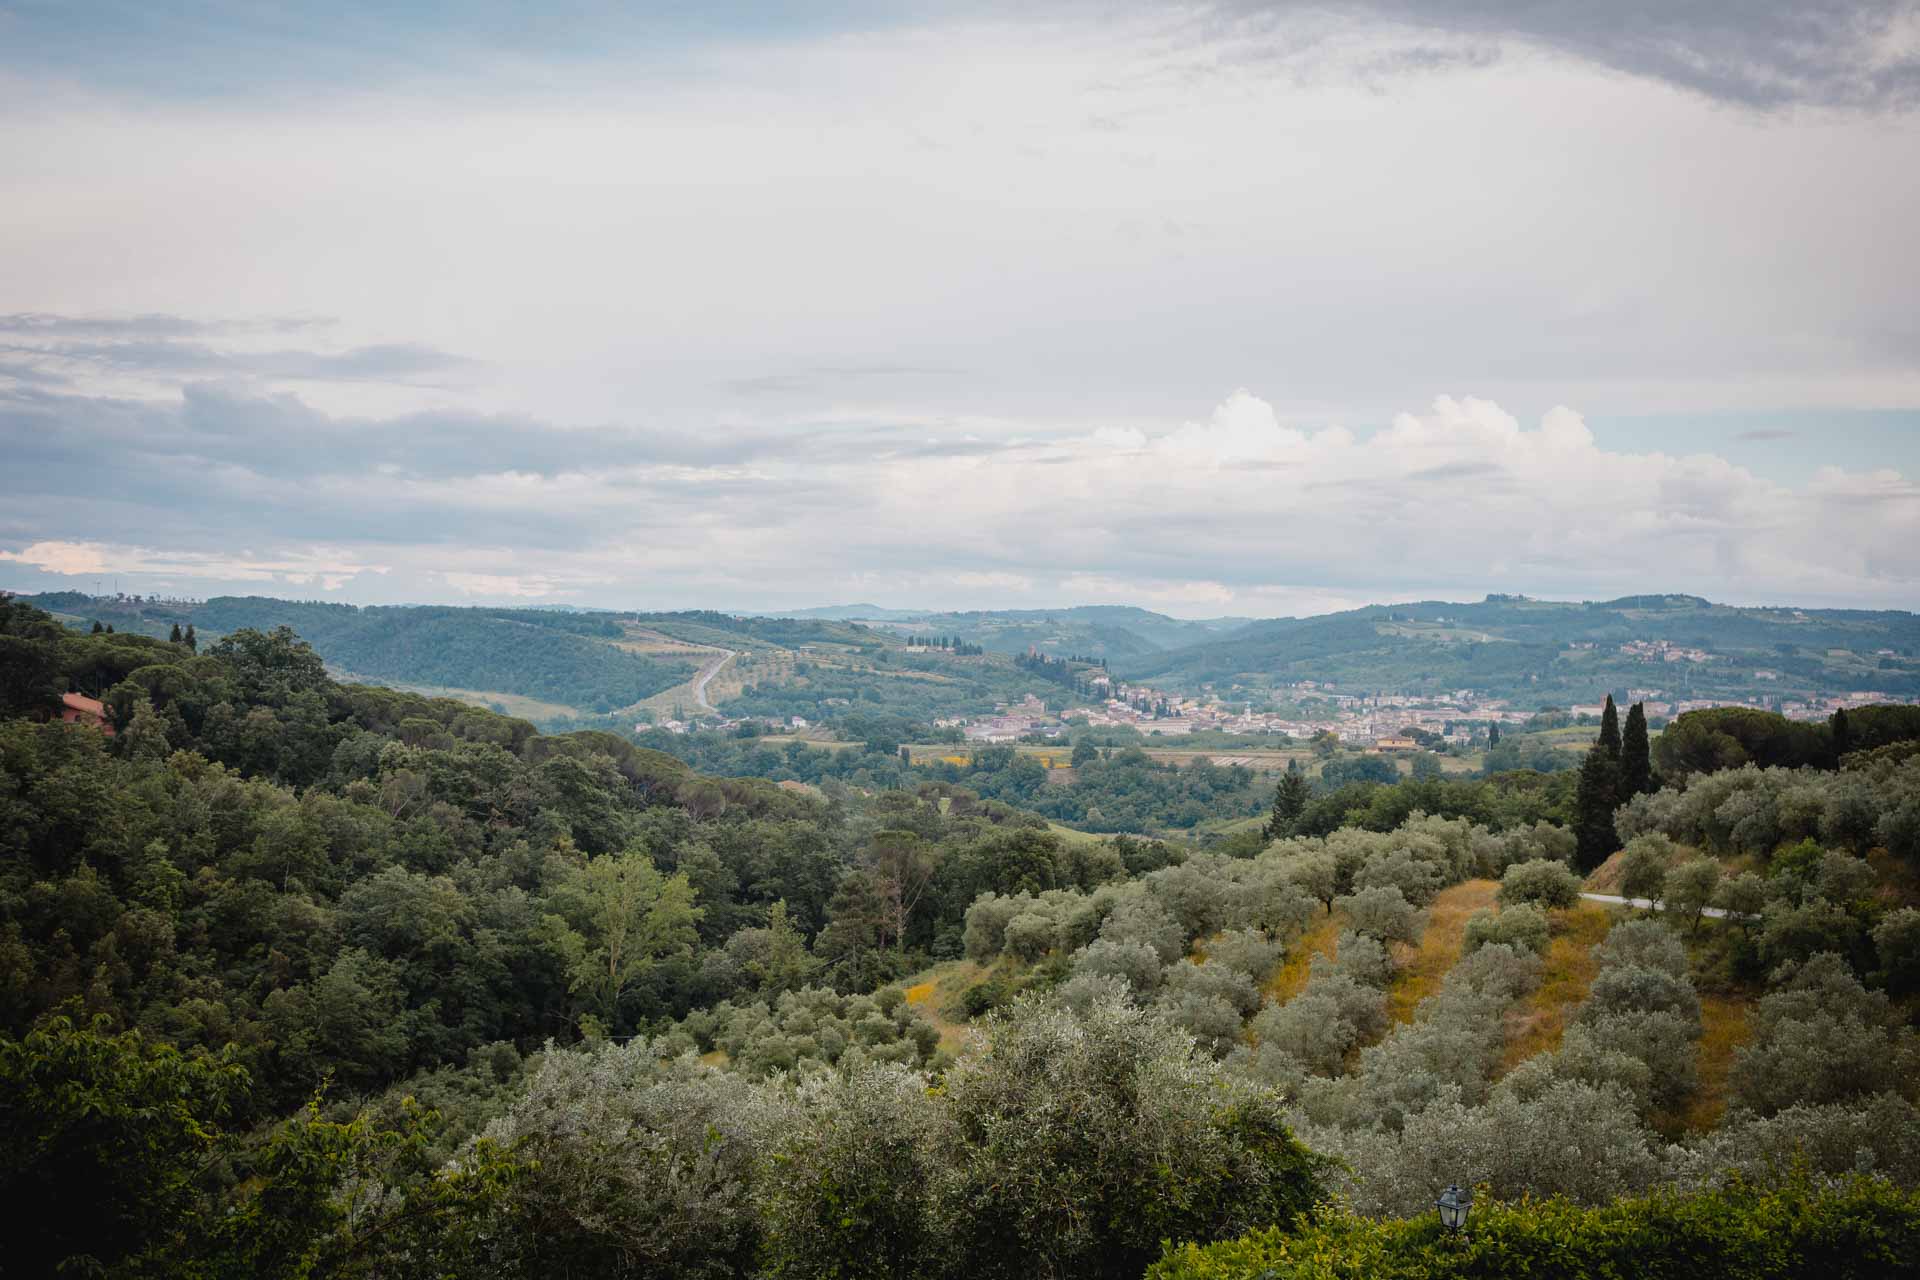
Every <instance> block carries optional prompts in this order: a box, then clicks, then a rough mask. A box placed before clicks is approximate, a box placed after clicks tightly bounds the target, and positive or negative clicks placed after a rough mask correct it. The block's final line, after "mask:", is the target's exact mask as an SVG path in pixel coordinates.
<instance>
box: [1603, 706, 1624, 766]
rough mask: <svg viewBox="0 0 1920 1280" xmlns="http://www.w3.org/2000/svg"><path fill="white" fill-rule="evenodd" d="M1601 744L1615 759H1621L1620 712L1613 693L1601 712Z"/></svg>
mask: <svg viewBox="0 0 1920 1280" xmlns="http://www.w3.org/2000/svg"><path fill="white" fill-rule="evenodd" d="M1600 745H1601V746H1602V747H1605V748H1606V750H1607V754H1608V755H1610V756H1612V757H1613V758H1614V760H1616V761H1618V760H1619V759H1620V712H1619V711H1618V709H1616V708H1615V707H1614V705H1613V695H1612V694H1608V695H1607V705H1606V707H1605V708H1603V709H1602V710H1601V712H1600Z"/></svg>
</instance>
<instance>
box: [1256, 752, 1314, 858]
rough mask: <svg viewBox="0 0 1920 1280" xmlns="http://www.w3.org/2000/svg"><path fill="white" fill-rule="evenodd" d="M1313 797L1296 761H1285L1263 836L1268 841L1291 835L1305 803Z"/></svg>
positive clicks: (1309, 785)
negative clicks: (1284, 769)
mask: <svg viewBox="0 0 1920 1280" xmlns="http://www.w3.org/2000/svg"><path fill="white" fill-rule="evenodd" d="M1312 797H1313V784H1312V783H1310V782H1308V781H1307V775H1306V774H1304V773H1302V772H1301V771H1300V762H1299V761H1298V760H1289V761H1287V771H1286V772H1285V773H1283V774H1281V775H1280V781H1279V783H1278V784H1277V785H1276V786H1275V787H1274V788H1273V814H1272V816H1271V817H1269V818H1268V819H1267V828H1266V831H1265V833H1264V834H1265V835H1266V837H1267V839H1269V840H1284V839H1285V838H1286V837H1288V836H1290V835H1292V834H1293V831H1294V826H1295V824H1297V823H1298V822H1299V821H1300V815H1301V814H1302V813H1304V812H1305V811H1306V808H1307V801H1308V800H1309V799H1311V798H1312Z"/></svg>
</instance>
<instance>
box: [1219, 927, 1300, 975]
mask: <svg viewBox="0 0 1920 1280" xmlns="http://www.w3.org/2000/svg"><path fill="white" fill-rule="evenodd" d="M1283 950H1284V948H1283V947H1282V946H1281V945H1280V944H1279V943H1278V942H1275V941H1274V940H1273V939H1272V938H1269V937H1268V936H1267V935H1266V934H1264V933H1262V932H1260V931H1259V930H1258V929H1229V930H1227V932H1225V933H1223V934H1221V935H1220V936H1219V937H1217V938H1214V939H1212V940H1211V941H1209V942H1208V943H1207V963H1209V964H1219V965H1225V966H1226V967H1227V968H1229V969H1237V970H1239V971H1240V972H1241V973H1244V974H1246V975H1247V976H1248V977H1250V978H1252V979H1253V980H1254V981H1255V982H1258V981H1260V980H1261V979H1262V978H1265V977H1266V976H1267V975H1268V974H1269V973H1272V972H1273V966H1274V965H1276V964H1278V963H1279V961H1280V953H1281V952H1282V951H1283Z"/></svg>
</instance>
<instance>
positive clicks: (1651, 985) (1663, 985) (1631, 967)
mask: <svg viewBox="0 0 1920 1280" xmlns="http://www.w3.org/2000/svg"><path fill="white" fill-rule="evenodd" d="M1656 1012H1665V1013H1672V1014H1677V1015H1678V1016H1679V1017H1680V1018H1681V1019H1682V1020H1684V1021H1685V1022H1687V1023H1688V1024H1689V1025H1691V1026H1693V1027H1695V1028H1698V1027H1699V1025H1700V997H1699V996H1698V995H1696V994H1695V993H1694V990H1693V983H1692V982H1691V981H1690V980H1689V979H1687V978H1685V977H1675V976H1674V975H1673V974H1671V973H1668V972H1666V971H1665V970H1664V969H1650V968H1647V967H1645V966H1643V965H1637V964H1617V965H1610V966H1608V967H1606V968H1603V969H1601V970H1600V973H1599V975H1598V976H1597V977H1595V978H1594V980H1593V985H1592V986H1591V987H1590V988H1589V989H1588V991H1587V1002H1586V1003H1585V1004H1584V1005H1582V1006H1581V1007H1580V1017H1582V1018H1598V1017H1602V1016H1604V1015H1606V1014H1610V1013H1656Z"/></svg>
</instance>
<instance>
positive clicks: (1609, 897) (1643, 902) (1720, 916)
mask: <svg viewBox="0 0 1920 1280" xmlns="http://www.w3.org/2000/svg"><path fill="white" fill-rule="evenodd" d="M1580 896H1581V897H1583V898H1585V899H1586V900H1587V901H1589V902H1611V903H1612V904H1613V905H1614V906H1616V907H1638V908H1640V910H1642V911H1665V910H1666V909H1667V906H1666V904H1665V903H1664V902H1663V903H1655V902H1653V901H1652V900H1651V899H1648V898H1621V897H1617V896H1615V895H1614V894H1611V893H1583V894H1581V895H1580ZM1700 914H1701V915H1703V916H1711V917H1713V918H1714V919H1715V920H1724V919H1725V918H1726V915H1727V913H1726V911H1725V909H1724V908H1721V907H1705V908H1703V909H1702V910H1701V912H1700Z"/></svg>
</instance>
